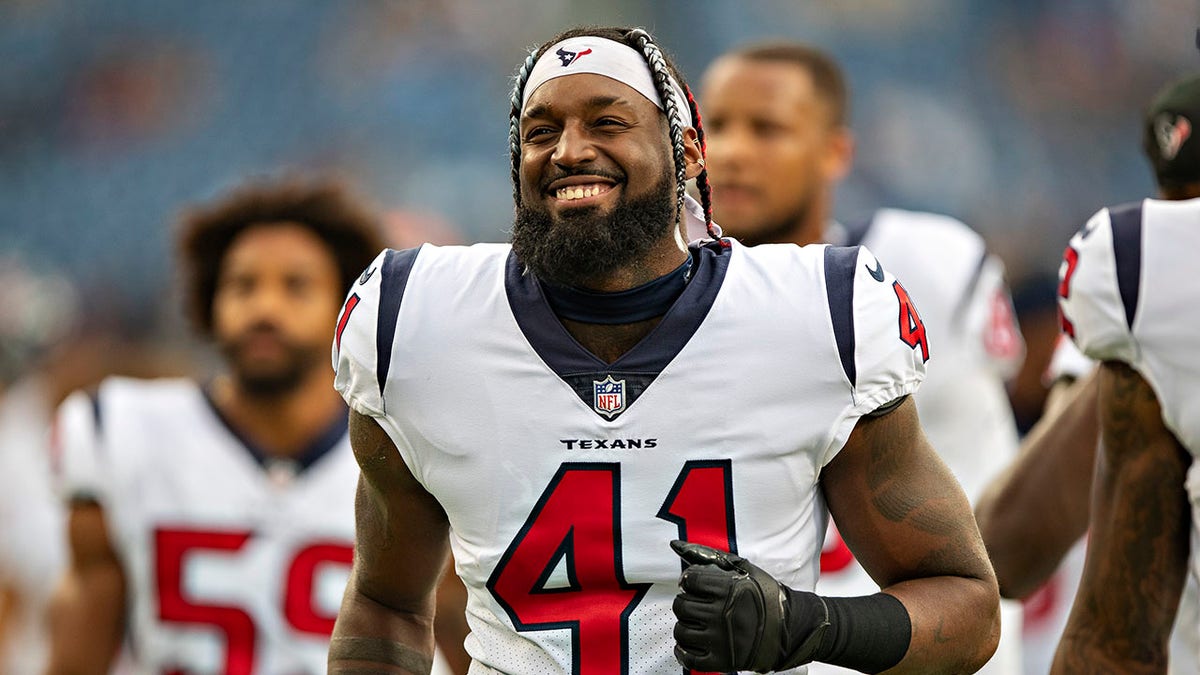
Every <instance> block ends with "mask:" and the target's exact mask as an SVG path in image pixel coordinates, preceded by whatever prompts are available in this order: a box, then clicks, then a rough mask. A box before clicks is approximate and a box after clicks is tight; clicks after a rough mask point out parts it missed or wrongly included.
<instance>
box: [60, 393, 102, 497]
mask: <svg viewBox="0 0 1200 675" xmlns="http://www.w3.org/2000/svg"><path fill="white" fill-rule="evenodd" d="M102 429H103V410H102V408H101V399H100V394H99V393H91V394H89V393H87V392H82V391H77V392H75V393H73V394H71V395H70V396H68V397H67V399H66V400H65V401H63V403H62V405H60V406H59V409H58V415H57V418H56V420H55V426H54V430H53V432H52V435H51V446H52V447H51V458H52V459H51V461H52V469H53V471H54V473H55V476H54V478H55V483H56V487H57V490H58V492H59V495H60V497H61V498H62V499H63V500H64V501H67V502H70V501H75V500H87V501H96V502H100V503H101V504H104V503H105V502H106V501H107V500H108V496H109V485H110V477H109V475H108V469H109V466H108V464H107V463H106V462H105V454H106V452H105V449H104V443H103V431H102Z"/></svg>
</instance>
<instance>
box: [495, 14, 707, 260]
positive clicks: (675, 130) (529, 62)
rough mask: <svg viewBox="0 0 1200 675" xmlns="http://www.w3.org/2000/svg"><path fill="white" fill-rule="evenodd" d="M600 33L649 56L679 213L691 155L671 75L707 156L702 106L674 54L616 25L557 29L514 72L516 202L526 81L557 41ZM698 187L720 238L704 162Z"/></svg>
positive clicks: (511, 132)
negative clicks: (672, 164) (663, 118)
mask: <svg viewBox="0 0 1200 675" xmlns="http://www.w3.org/2000/svg"><path fill="white" fill-rule="evenodd" d="M584 36H589V37H600V38H606V39H609V40H612V41H614V42H619V43H621V44H624V45H627V46H628V47H630V48H632V49H633V50H634V51H636V52H637V53H639V54H641V55H642V57H643V58H644V59H645V60H646V66H647V67H648V68H649V69H650V74H651V76H652V79H653V80H654V88H655V91H656V92H657V93H658V98H659V100H661V101H662V103H663V108H664V113H665V114H666V117H667V126H668V135H669V137H670V140H671V148H672V155H673V157H674V161H675V196H676V202H675V214H676V218H678V217H679V214H680V212H681V210H682V208H683V198H684V194H685V193H686V190H687V157H686V154H685V153H684V122H683V115H682V111H680V110H679V107H678V106H679V103H678V101H676V100H675V96H674V93H673V91H672V88H671V78H672V77H673V78H674V79H675V81H676V82H678V83H679V86H680V87H681V88H682V89H683V91H684V92H685V94H686V95H687V105H688V110H689V111H690V112H691V115H692V120H693V126H694V128H695V129H696V136H697V138H698V139H699V141H700V153H701V156H702V157H703V156H704V152H705V141H704V127H703V125H702V124H701V122H700V110H699V109H698V108H697V106H696V100H695V98H694V97H693V96H692V90H691V89H690V88H689V87H688V85H687V81H686V80H685V79H684V77H683V74H682V73H681V72H680V71H679V69H678V68H677V67H676V66H675V64H674V62H673V61H672V60H671V58H670V56H668V55H667V54H666V53H664V52H663V51H662V50H661V49H660V48H659V46H658V45H657V44H656V43H655V42H654V38H653V37H651V35H650V34H649V33H648V32H646V31H645V30H643V29H641V28H617V27H581V28H572V29H570V30H567V31H564V32H562V33H559V34H558V35H556V36H554V37H553V38H551V39H550V40H548V41H547V42H545V43H543V44H541V45H540V46H538V47H537V48H536V49H534V50H532V51H531V52H530V53H529V54H528V55H527V56H526V57H525V60H524V61H522V63H521V65H520V67H518V69H517V74H516V76H515V77H514V85H513V92H512V98H511V99H510V103H511V104H512V107H511V110H510V112H509V119H508V149H509V154H510V158H511V162H512V167H511V168H512V182H513V203H514V204H516V205H518V206H519V205H520V204H521V129H520V127H521V102H522V99H523V98H524V93H525V85H526V83H528V82H529V75H530V73H532V72H533V66H534V64H535V63H537V60H538V59H539V58H540V57H541V56H542V54H544V53H545V52H546V50H547V49H549V48H550V47H552V46H553V45H556V44H558V43H559V42H562V41H563V40H567V39H570V38H573V37H584ZM696 188H697V190H698V191H699V193H700V204H701V206H702V207H703V209H704V224H705V227H706V228H707V230H708V234H709V236H711V237H713V238H714V239H716V238H717V233H716V231H715V228H714V227H713V222H712V189H711V188H710V187H709V184H708V170H707V169H705V168H704V167H703V165H702V166H701V169H700V174H699V175H698V176H696Z"/></svg>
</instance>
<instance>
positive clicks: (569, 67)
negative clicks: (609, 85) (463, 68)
mask: <svg viewBox="0 0 1200 675" xmlns="http://www.w3.org/2000/svg"><path fill="white" fill-rule="evenodd" d="M579 73H592V74H594V75H603V76H605V77H608V78H612V79H614V80H616V81H617V82H620V83H622V84H626V85H629V86H630V87H633V88H634V89H635V90H637V92H638V93H639V94H641V95H642V96H645V97H646V99H647V100H648V101H650V102H651V103H653V104H654V105H656V106H658V107H659V109H660V110H663V111H664V112H665V111H666V107H665V106H664V105H663V102H662V100H661V99H660V98H659V97H658V89H657V88H655V86H654V77H653V76H652V75H651V74H650V66H649V65H648V64H647V63H646V59H645V58H644V57H643V56H642V55H641V54H639V53H638V52H637V51H635V50H634V49H633V48H632V47H629V46H628V45H623V44H621V43H620V42H616V41H613V40H609V39H608V38H602V37H593V36H583V37H574V38H567V39H566V40H563V41H562V42H559V43H558V44H556V45H554V46H552V47H550V48H549V49H547V50H546V51H545V53H543V54H542V57H541V58H540V59H538V61H537V63H536V64H534V66H533V71H532V72H530V73H529V80H528V81H527V82H526V83H525V91H524V92H522V93H521V110H522V111H524V110H525V105H526V104H527V103H528V102H529V97H530V95H532V94H533V92H535V91H537V88H538V87H540V86H542V85H543V84H545V83H546V82H547V81H549V80H553V79H554V78H556V77H562V76H563V75H577V74H579ZM670 81H671V91H672V92H673V93H674V95H675V105H676V108H677V109H678V110H679V114H680V116H681V119H680V121H681V122H682V123H683V126H685V127H690V126H692V113H691V110H690V109H689V108H688V103H687V96H685V95H684V93H683V87H680V86H679V83H678V82H676V81H675V78H674V77H671V78H670Z"/></svg>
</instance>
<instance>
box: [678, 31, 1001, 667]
mask: <svg viewBox="0 0 1200 675" xmlns="http://www.w3.org/2000/svg"><path fill="white" fill-rule="evenodd" d="M701 101H702V103H703V105H704V113H705V117H704V121H705V127H706V130H707V140H708V166H707V168H708V174H709V179H710V181H711V182H712V189H713V194H714V197H713V212H714V216H715V219H716V220H717V221H718V222H719V223H721V225H722V227H723V228H724V229H725V232H726V233H728V234H730V235H732V236H734V237H737V238H739V239H741V240H742V241H743V242H745V243H749V244H758V243H785V242H786V243H794V244H800V245H806V244H813V243H820V242H829V243H834V244H842V245H855V244H863V245H865V246H867V247H868V248H870V249H871V251H873V252H874V253H875V254H876V255H878V256H879V257H880V259H881V260H882V261H883V262H884V264H885V265H886V267H887V269H888V271H890V272H892V273H894V274H896V275H897V276H898V277H900V278H901V279H903V280H904V285H905V288H907V289H908V290H909V292H910V293H912V297H913V298H914V299H915V300H916V302H917V303H918V305H919V306H920V308H921V317H922V319H923V322H924V333H925V337H926V338H927V339H928V342H929V344H931V345H932V346H933V348H934V349H935V350H936V351H937V358H936V359H935V360H934V361H932V362H931V365H930V367H929V374H928V376H927V378H926V380H925V383H924V384H923V385H922V386H921V391H920V393H918V394H916V395H914V397H913V399H914V401H915V402H916V405H917V410H918V411H919V413H920V416H921V422H922V425H923V426H924V428H925V431H926V433H928V435H929V440H930V442H931V443H932V444H933V447H934V448H935V449H936V450H937V451H938V453H939V454H940V455H941V457H942V459H943V460H945V462H946V464H947V465H948V466H949V467H950V470H951V471H953V472H954V475H955V477H956V478H957V479H958V481H959V482H960V483H961V484H962V486H963V488H964V489H965V491H966V493H967V496H968V498H970V499H971V500H972V501H973V500H974V499H975V498H976V497H977V496H978V494H979V492H980V491H981V490H982V488H983V485H984V484H985V482H986V481H987V480H988V479H989V478H991V477H992V476H993V475H995V474H996V473H997V472H999V471H1000V469H1001V468H1002V467H1004V466H1005V465H1007V464H1008V462H1009V461H1011V459H1012V457H1013V456H1014V454H1015V451H1016V448H1017V431H1016V425H1015V422H1014V420H1013V415H1012V411H1011V408H1010V407H1009V404H1008V398H1007V395H1006V393H1005V388H1004V381H1005V379H1006V378H1007V377H1010V376H1011V375H1012V374H1014V373H1015V372H1016V370H1017V368H1018V367H1019V366H1020V363H1021V359H1022V357H1023V354H1024V346H1023V342H1022V340H1021V334H1020V330H1019V329H1018V328H1017V325H1016V322H1015V319H1014V313H1013V311H1012V303H1011V300H1010V298H1009V292H1008V288H1007V286H1006V284H1005V282H1004V266H1003V263H1001V262H1000V260H999V259H998V258H997V257H996V256H994V255H990V254H989V253H988V251H987V249H986V247H985V245H984V241H983V239H982V238H981V237H980V236H979V235H978V234H976V233H975V232H973V231H972V230H971V229H970V228H968V227H967V226H966V225H964V224H963V223H962V222H960V221H958V220H955V219H953V218H950V217H948V216H943V215H936V214H932V213H917V212H912V211H903V210H898V209H880V210H879V211H876V212H875V213H874V214H873V215H872V216H871V218H870V219H868V220H866V221H863V222H858V223H845V224H843V223H839V222H836V221H834V220H833V219H832V217H831V209H832V207H833V196H834V191H835V188H836V186H837V184H838V183H839V182H840V181H841V180H842V179H843V178H844V177H845V175H846V174H847V172H848V171H849V170H850V166H851V160H852V157H853V150H854V144H853V136H852V133H851V131H850V129H849V127H848V114H849V111H848V107H849V102H848V93H847V88H846V85H845V82H844V77H843V74H842V71H841V68H840V67H839V66H838V64H837V63H836V62H835V61H834V60H833V58H832V57H830V56H829V55H828V54H825V53H824V52H822V51H820V50H818V49H816V48H814V47H811V46H809V45H805V44H802V43H794V42H774V43H763V44H757V45H751V46H747V47H743V48H740V49H735V50H733V51H731V52H728V53H726V54H724V55H723V56H721V57H719V58H718V59H717V60H716V61H715V62H714V63H713V64H712V65H711V66H710V67H709V68H708V70H707V71H706V73H705V75H704V79H703V84H702V87H701ZM834 520H835V522H834V524H833V525H831V526H830V528H829V532H828V534H827V537H826V542H825V551H824V552H823V554H822V556H821V577H820V579H819V580H818V581H817V591H818V592H821V593H828V594H830V595H860V594H865V593H869V592H871V591H872V590H878V588H879V584H878V583H877V582H876V580H874V579H872V578H871V577H870V576H869V575H868V574H867V573H866V571H864V569H863V567H862V566H861V565H860V564H859V563H858V562H857V561H856V560H855V558H854V556H853V555H851V554H850V551H849V549H848V548H847V547H846V544H845V542H844V541H843V539H842V537H841V536H840V535H839V531H838V529H837V527H836V525H837V522H836V518H835V519H834ZM1003 609H1004V617H1003V619H1004V621H1003V633H1002V637H1001V642H1000V646H999V648H998V650H997V653H996V655H995V656H994V657H993V659H992V660H991V661H990V662H989V663H988V665H987V666H986V667H985V668H984V669H983V671H981V672H986V673H1019V672H1020V668H1021V666H1020V650H1019V647H1020V644H1019V642H1020V607H1019V606H1018V605H1017V604H1016V603H1011V604H1006V606H1004V607H1003ZM810 671H811V672H813V673H818V672H847V671H846V670H845V669H842V668H835V667H832V666H822V665H815V666H813V667H812V668H811V669H810Z"/></svg>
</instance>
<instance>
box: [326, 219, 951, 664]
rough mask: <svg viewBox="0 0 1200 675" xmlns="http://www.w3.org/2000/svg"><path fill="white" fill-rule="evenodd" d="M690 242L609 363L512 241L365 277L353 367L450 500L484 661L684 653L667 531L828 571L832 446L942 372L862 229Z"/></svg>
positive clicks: (344, 379)
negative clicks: (816, 238) (638, 328)
mask: <svg viewBox="0 0 1200 675" xmlns="http://www.w3.org/2000/svg"><path fill="white" fill-rule="evenodd" d="M692 255H693V259H694V261H695V263H694V266H693V276H692V279H691V281H690V282H689V284H688V285H687V286H686V288H685V290H684V291H683V294H682V295H681V296H680V297H679V298H678V300H676V302H675V304H674V305H673V307H672V308H671V310H670V311H669V312H668V313H667V314H666V315H665V316H664V317H663V319H662V321H661V323H659V324H658V326H657V327H656V328H655V329H654V331H653V332H652V333H651V334H650V335H648V336H647V337H646V338H645V339H644V340H642V342H640V343H639V344H638V345H637V346H635V347H634V348H633V349H632V350H630V351H629V352H628V353H626V354H625V355H624V356H622V357H621V358H620V359H618V360H617V361H615V362H614V363H612V364H606V363H604V362H603V361H601V360H599V359H597V358H596V357H595V356H593V355H592V354H591V353H590V352H588V351H587V350H585V349H584V348H582V347H581V346H580V345H579V344H578V343H577V342H576V341H575V340H574V339H573V338H572V337H571V336H570V334H569V333H567V331H566V330H565V329H564V328H563V326H562V324H561V323H560V321H559V320H558V318H557V317H556V316H555V315H554V313H553V312H552V311H551V309H550V308H549V306H548V305H547V303H546V300H545V298H544V297H543V295H542V290H541V286H540V284H539V282H538V281H537V280H536V279H535V278H534V277H533V276H532V275H530V274H526V273H523V270H522V268H521V266H520V265H519V264H518V263H517V262H516V259H515V257H514V256H513V255H512V253H511V250H510V247H509V246H507V245H495V244H490V245H487V244H481V245H476V246H471V247H465V248H464V247H445V248H439V247H435V246H430V245H425V246H423V247H421V248H420V249H411V250H407V251H385V252H384V253H383V254H382V255H381V256H380V257H379V258H378V259H377V260H376V261H375V262H374V263H373V265H372V267H371V268H369V269H368V271H367V273H365V274H364V277H363V279H364V281H363V282H360V283H359V284H358V285H356V286H355V287H354V288H353V289H352V292H351V294H350V295H349V297H348V299H347V302H346V305H345V307H344V308H343V310H342V315H341V317H340V320H339V322H338V332H337V337H336V339H335V344H334V347H333V361H334V365H335V368H336V369H337V378H336V386H337V387H338V389H339V391H341V392H342V394H343V395H344V396H345V397H346V400H347V402H349V404H350V405H351V406H352V407H353V408H354V409H355V410H357V411H359V412H361V413H363V414H365V415H369V416H371V417H374V418H376V419H377V420H378V421H379V424H380V425H381V426H382V427H383V428H384V429H385V430H386V431H387V433H388V435H389V436H390V437H391V438H392V440H393V441H394V442H395V444H396V447H397V448H398V449H399V451H400V453H401V455H402V456H403V458H404V460H405V462H406V463H407V464H408V466H409V468H410V469H411V470H412V472H413V475H414V476H415V477H416V479H417V480H418V481H420V482H421V484H422V485H423V486H424V487H425V488H426V489H427V490H429V492H430V493H431V494H432V495H433V496H434V497H436V498H437V500H438V501H439V502H440V503H441V505H442V507H443V508H444V509H445V511H446V514H447V516H448V518H449V521H450V527H451V546H452V548H453V552H454V556H455V560H456V564H457V571H458V573H459V575H460V576H461V577H462V578H463V581H464V582H465V584H466V587H467V589H468V593H469V602H468V607H467V614H468V622H469V623H470V626H471V630H472V632H471V635H470V637H468V639H467V650H468V651H469V652H470V654H471V656H472V657H473V659H474V663H473V665H472V672H493V671H501V672H507V673H579V674H582V675H594V674H600V673H604V674H610V673H619V672H630V673H661V674H663V675H678V673H679V672H680V666H679V664H678V662H676V660H675V657H674V656H673V654H672V649H673V646H674V639H673V637H672V634H671V631H672V628H673V626H674V623H675V617H674V615H673V614H672V612H671V603H672V601H673V599H674V597H675V595H676V593H677V591H678V580H679V574H680V571H681V570H682V563H681V561H680V560H679V558H678V557H676V556H675V554H674V553H673V552H672V551H671V549H670V547H669V542H670V541H671V540H672V539H678V538H683V539H688V540H691V541H697V542H700V543H705V544H708V545H712V546H718V547H721V548H724V549H727V550H734V551H736V552H737V553H739V554H740V555H742V556H745V557H746V558H748V559H750V560H752V561H753V562H755V563H756V564H758V565H760V566H762V567H763V568H765V569H766V570H768V571H769V572H771V573H772V574H773V575H775V576H776V577H777V578H779V579H780V580H781V581H782V582H784V583H786V584H788V585H790V586H792V587H794V588H800V589H812V588H813V584H814V583H815V582H816V577H817V565H818V558H819V554H820V548H821V540H822V537H823V535H824V531H825V523H826V520H827V511H826V509H825V507H824V504H823V500H822V498H821V494H820V490H819V489H818V478H819V476H820V472H821V469H822V467H823V466H824V465H825V464H826V463H828V462H829V461H830V460H831V459H832V458H833V457H834V456H835V455H836V454H837V453H838V451H839V450H840V449H841V448H842V446H843V444H844V443H845V441H846V439H847V438H848V436H849V435H850V432H851V431H852V430H853V428H854V425H855V423H856V422H857V420H858V419H859V417H860V416H862V415H863V414H865V413H867V412H870V411H872V410H874V409H876V408H878V407H879V406H881V405H883V404H885V403H888V402H890V401H892V400H894V399H897V398H899V397H902V396H905V395H907V394H911V393H912V392H914V391H915V390H916V389H917V386H918V384H919V383H920V382H921V380H922V379H923V378H924V374H925V365H924V362H925V359H926V358H927V356H928V352H927V351H926V350H927V347H928V345H927V344H926V343H925V340H924V336H923V331H922V330H921V329H920V319H919V315H917V313H916V310H915V309H914V308H913V306H912V303H911V301H910V300H909V299H908V297H907V293H906V292H905V290H904V288H903V287H902V286H901V285H900V284H899V282H897V281H896V279H895V277H893V276H892V275H891V274H890V273H889V272H887V271H886V268H883V267H881V266H880V265H879V263H878V261H876V260H875V258H874V256H873V255H871V253H870V252H869V251H867V250H866V249H864V248H860V247H851V248H836V247H825V246H809V247H805V248H800V247H797V246H793V245H775V246H759V247H755V248H752V249H751V248H745V247H742V246H741V245H739V244H737V243H736V242H731V241H728V240H725V241H722V242H708V243H706V244H704V245H703V246H697V247H694V248H692ZM796 672H804V669H803V668H800V669H798V670H797V671H796Z"/></svg>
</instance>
